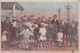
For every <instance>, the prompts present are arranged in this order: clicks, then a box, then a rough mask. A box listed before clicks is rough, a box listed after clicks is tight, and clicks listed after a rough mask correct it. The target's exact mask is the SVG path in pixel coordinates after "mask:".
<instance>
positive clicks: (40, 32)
mask: <svg viewBox="0 0 80 53" xmlns="http://www.w3.org/2000/svg"><path fill="white" fill-rule="evenodd" d="M55 17H56V16H54V18H55ZM49 21H50V20H49ZM52 21H53V22H52V24H51V25H50V24H49V22H48V23H47V22H46V21H42V20H41V21H40V20H39V21H36V20H35V22H34V21H31V19H29V20H26V21H22V22H20V23H19V24H21V27H20V25H19V27H18V30H17V31H19V30H20V29H21V30H20V31H21V32H17V34H16V35H17V36H20V35H22V36H23V37H21V39H22V40H19V41H18V43H20V44H19V45H18V46H19V47H21V46H22V47H23V48H25V49H26V50H28V49H31V46H32V45H33V44H32V43H35V44H37V45H39V46H41V47H43V46H45V44H46V43H47V42H48V41H47V40H48V38H49V37H50V35H51V33H52V36H51V38H52V39H53V41H52V42H56V43H55V44H56V45H57V46H62V45H63V42H64V33H63V29H62V28H63V27H62V26H61V28H60V27H58V25H59V23H58V20H56V21H55V19H54V20H52ZM15 25H16V23H15V22H14V23H13V26H15ZM49 26H50V27H49ZM48 27H49V28H51V29H50V30H51V32H50V31H49V32H50V34H49V37H47V35H48V33H49V32H48V30H47V29H48ZM6 33H8V32H7V31H4V32H3V36H2V42H3V43H2V44H3V45H4V44H5V43H4V42H5V41H6V40H7V38H6ZM21 44H22V45H21Z"/></svg>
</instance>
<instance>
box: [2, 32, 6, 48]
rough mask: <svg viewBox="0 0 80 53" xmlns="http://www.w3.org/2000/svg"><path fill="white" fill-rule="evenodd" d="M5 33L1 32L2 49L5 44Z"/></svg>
mask: <svg viewBox="0 0 80 53" xmlns="http://www.w3.org/2000/svg"><path fill="white" fill-rule="evenodd" d="M6 33H7V32H6V31H4V32H3V34H2V47H4V46H5V45H6V43H7V37H6Z"/></svg>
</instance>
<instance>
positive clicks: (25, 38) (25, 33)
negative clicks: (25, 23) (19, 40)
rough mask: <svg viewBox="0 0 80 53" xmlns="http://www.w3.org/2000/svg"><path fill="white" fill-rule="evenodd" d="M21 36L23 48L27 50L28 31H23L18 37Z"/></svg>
mask: <svg viewBox="0 0 80 53" xmlns="http://www.w3.org/2000/svg"><path fill="white" fill-rule="evenodd" d="M21 34H23V43H24V44H25V48H28V46H29V44H28V41H29V29H26V30H23V31H22V32H21V33H20V35H21Z"/></svg>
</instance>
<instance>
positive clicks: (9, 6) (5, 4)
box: [1, 2, 24, 10]
mask: <svg viewBox="0 0 80 53" xmlns="http://www.w3.org/2000/svg"><path fill="white" fill-rule="evenodd" d="M15 3H16V5H15V9H16V10H24V8H23V7H22V6H21V5H20V3H18V2H1V9H3V10H12V9H13V4H15Z"/></svg>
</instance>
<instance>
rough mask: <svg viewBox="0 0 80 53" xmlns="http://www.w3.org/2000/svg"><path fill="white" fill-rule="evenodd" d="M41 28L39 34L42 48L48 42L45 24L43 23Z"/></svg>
mask: <svg viewBox="0 0 80 53" xmlns="http://www.w3.org/2000/svg"><path fill="white" fill-rule="evenodd" d="M41 25H42V26H41V28H40V30H39V33H40V37H39V40H40V46H41V47H42V46H43V45H44V42H45V41H46V32H47V31H46V28H45V26H44V24H43V23H42V24H41Z"/></svg>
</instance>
